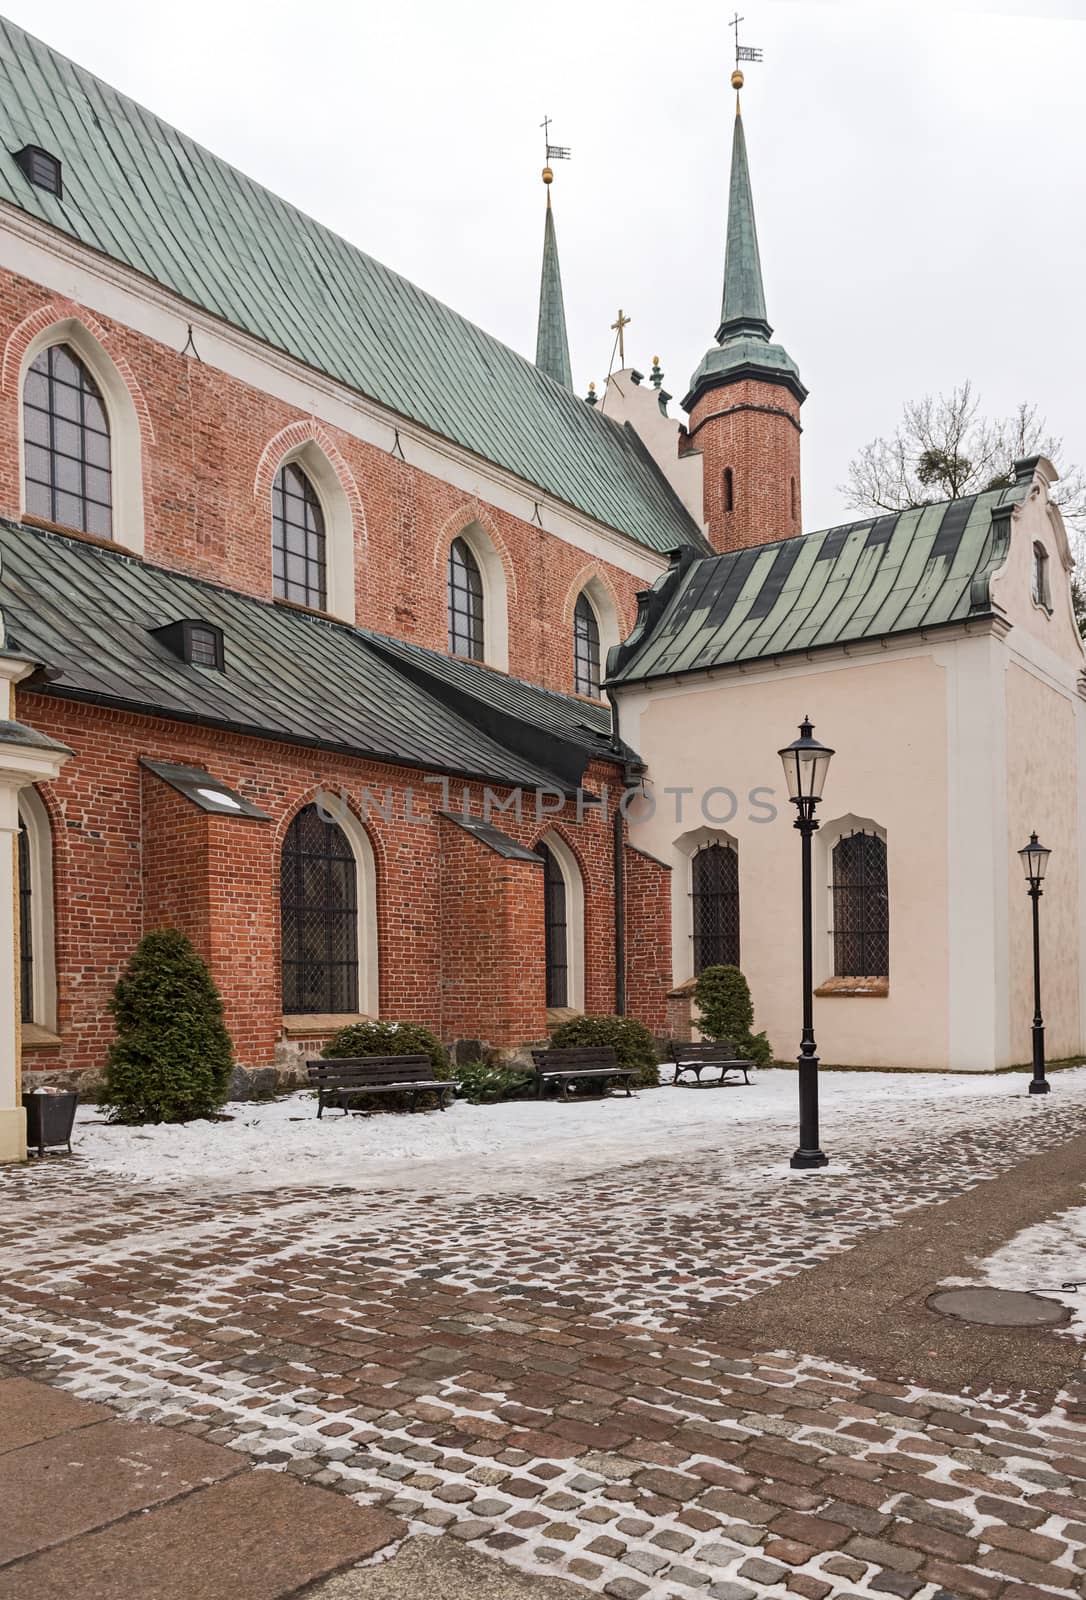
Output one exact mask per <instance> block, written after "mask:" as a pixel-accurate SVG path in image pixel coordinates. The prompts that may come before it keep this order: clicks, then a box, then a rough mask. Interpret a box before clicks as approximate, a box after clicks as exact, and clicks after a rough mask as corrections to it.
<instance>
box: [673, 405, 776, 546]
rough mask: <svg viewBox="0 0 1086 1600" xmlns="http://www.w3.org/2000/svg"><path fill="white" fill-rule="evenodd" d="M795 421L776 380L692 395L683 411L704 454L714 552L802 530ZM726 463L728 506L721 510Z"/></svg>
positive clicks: (696, 444) (706, 512)
mask: <svg viewBox="0 0 1086 1600" xmlns="http://www.w3.org/2000/svg"><path fill="white" fill-rule="evenodd" d="M798 424H799V401H798V400H797V399H796V398H795V396H794V395H793V394H791V393H790V391H789V390H788V389H786V388H784V386H783V385H782V384H776V383H761V382H758V381H756V380H754V379H750V378H745V379H742V380H741V381H739V382H737V383H732V384H728V385H725V386H722V387H721V388H717V389H710V390H708V391H707V392H706V393H705V394H703V395H702V396H701V398H700V399H699V400H698V402H697V404H696V405H695V407H694V409H693V411H692V412H691V414H690V436H691V440H692V442H693V445H694V447H695V448H696V449H698V450H700V451H701V453H702V456H703V458H704V465H705V478H704V483H705V489H704V494H705V518H706V521H707V522H708V524H709V538H710V540H711V542H712V544H713V546H714V547H715V548H716V549H717V550H721V551H724V550H741V549H744V548H746V547H747V546H748V545H756V544H768V543H771V542H772V541H773V540H776V539H787V538H790V537H791V536H792V535H793V534H798V533H800V532H802V526H803V524H802V504H801V498H800V432H799V426H798ZM727 468H730V469H731V472H732V483H733V506H734V509H733V510H731V511H727V510H726V509H725V492H724V473H725V470H726V469H727ZM793 484H795V496H794V500H793V494H792V485H793Z"/></svg>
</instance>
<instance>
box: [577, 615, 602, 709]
mask: <svg viewBox="0 0 1086 1600" xmlns="http://www.w3.org/2000/svg"><path fill="white" fill-rule="evenodd" d="M573 687H574V689H575V690H576V692H577V693H578V694H590V695H595V696H596V697H597V698H598V697H599V692H600V625H599V623H598V622H597V621H596V613H595V612H594V611H593V609H592V604H591V602H590V600H589V599H588V596H587V595H584V594H581V595H578V597H577V604H576V606H575V608H574V611H573Z"/></svg>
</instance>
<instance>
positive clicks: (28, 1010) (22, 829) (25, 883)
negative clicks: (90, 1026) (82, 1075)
mask: <svg viewBox="0 0 1086 1600" xmlns="http://www.w3.org/2000/svg"><path fill="white" fill-rule="evenodd" d="M32 893H33V891H32V888H31V877H30V840H29V838H28V836H27V831H26V823H25V822H24V821H23V819H22V818H21V817H20V818H19V1002H20V1011H21V1015H22V1019H23V1021H24V1022H33V1021H34V1020H35V1018H34V907H33V901H32Z"/></svg>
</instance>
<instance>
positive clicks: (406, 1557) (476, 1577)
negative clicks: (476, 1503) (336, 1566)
mask: <svg viewBox="0 0 1086 1600" xmlns="http://www.w3.org/2000/svg"><path fill="white" fill-rule="evenodd" d="M590 1597H591V1590H589V1589H584V1588H582V1587H581V1585H580V1584H573V1583H569V1582H568V1581H567V1580H565V1579H563V1578H544V1577H537V1576H535V1575H534V1574H533V1575H531V1576H529V1575H527V1574H525V1573H521V1572H517V1571H515V1570H514V1569H513V1568H511V1567H508V1566H506V1565H504V1564H503V1563H502V1562H501V1561H499V1560H497V1559H496V1558H495V1557H493V1556H484V1555H480V1553H479V1551H478V1550H476V1549H473V1548H472V1547H471V1546H466V1545H463V1544H461V1543H459V1542H457V1541H456V1540H455V1539H435V1538H418V1539H408V1540H407V1542H406V1543H405V1544H404V1545H402V1546H401V1548H400V1549H399V1550H398V1551H397V1552H396V1554H395V1555H394V1556H393V1557H392V1560H391V1561H384V1562H382V1563H381V1564H380V1565H379V1566H369V1567H352V1568H351V1569H350V1571H348V1572H341V1573H339V1574H338V1575H337V1576H336V1577H334V1578H328V1579H326V1580H325V1581H324V1582H323V1583H319V1584H317V1585H316V1587H315V1588H313V1589H307V1590H306V1595H305V1600H590Z"/></svg>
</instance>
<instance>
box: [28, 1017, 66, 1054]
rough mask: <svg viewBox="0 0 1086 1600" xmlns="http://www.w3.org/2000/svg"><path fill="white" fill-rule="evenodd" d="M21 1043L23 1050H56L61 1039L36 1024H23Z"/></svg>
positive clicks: (57, 1034)
mask: <svg viewBox="0 0 1086 1600" xmlns="http://www.w3.org/2000/svg"><path fill="white" fill-rule="evenodd" d="M22 1042H23V1049H24V1050H57V1049H59V1048H60V1043H61V1038H60V1034H59V1033H51V1032H50V1030H49V1029H48V1028H43V1027H41V1026H40V1025H39V1024H38V1023H36V1022H24V1023H23V1025H22Z"/></svg>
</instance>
